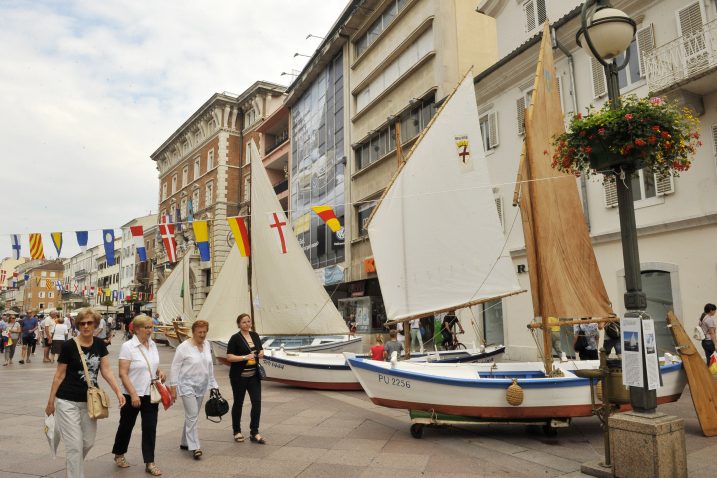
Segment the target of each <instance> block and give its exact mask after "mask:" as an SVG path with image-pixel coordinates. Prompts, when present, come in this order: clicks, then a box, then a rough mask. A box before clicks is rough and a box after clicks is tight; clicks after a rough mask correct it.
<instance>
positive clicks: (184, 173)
mask: <svg viewBox="0 0 717 478" xmlns="http://www.w3.org/2000/svg"><path fill="white" fill-rule="evenodd" d="M187 184H189V166H185V167H184V169H182V187H184V186H186V185H187Z"/></svg>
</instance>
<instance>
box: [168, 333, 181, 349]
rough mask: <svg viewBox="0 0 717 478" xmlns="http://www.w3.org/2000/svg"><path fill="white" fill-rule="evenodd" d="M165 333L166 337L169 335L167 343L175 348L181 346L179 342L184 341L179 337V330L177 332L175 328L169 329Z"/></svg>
mask: <svg viewBox="0 0 717 478" xmlns="http://www.w3.org/2000/svg"><path fill="white" fill-rule="evenodd" d="M164 335H165V337H167V343H168V344H169V346H170V347H172V348H173V349H176V348H177V347H179V344H181V343H182V341H181V340H179V337H178V336H177V332H175V331H174V330H168V331H167V332H165V334H164Z"/></svg>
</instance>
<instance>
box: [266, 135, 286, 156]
mask: <svg viewBox="0 0 717 478" xmlns="http://www.w3.org/2000/svg"><path fill="white" fill-rule="evenodd" d="M288 139H289V132H288V131H282V132H281V133H280V134H278V135H276V136H275V137H274V142H273V143H272V145H271V146H268V147H267V148H266V151H265V152H264V155H265V156H266V155H268V154H269V153H271V152H272V151H274V150H275V149H276V148H278V147H279V146H281V145H282V144H284V143H286V140H288Z"/></svg>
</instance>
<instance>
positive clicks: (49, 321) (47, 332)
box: [39, 310, 60, 363]
mask: <svg viewBox="0 0 717 478" xmlns="http://www.w3.org/2000/svg"><path fill="white" fill-rule="evenodd" d="M59 316H60V314H58V313H57V312H55V311H54V310H53V311H52V312H50V313H49V314H48V315H47V317H45V318H44V319H43V320H42V322H41V325H40V327H39V330H40V331H42V347H43V350H42V353H43V355H42V361H43V363H48V362H50V348H51V347H52V345H51V344H52V331H53V329H54V328H55V324H56V322H57V319H58V317H59ZM58 353H59V352H58Z"/></svg>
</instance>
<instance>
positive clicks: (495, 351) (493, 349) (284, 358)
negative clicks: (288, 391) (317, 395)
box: [262, 345, 505, 390]
mask: <svg viewBox="0 0 717 478" xmlns="http://www.w3.org/2000/svg"><path fill="white" fill-rule="evenodd" d="M504 351H505V347H504V346H502V345H501V346H489V347H486V348H484V349H483V350H482V351H480V352H479V351H476V353H471V351H466V350H448V351H438V352H430V353H423V354H413V355H411V358H410V360H411V361H413V362H419V363H420V362H442V363H462V362H463V361H467V360H471V361H472V362H479V361H489V360H493V359H494V358H495V357H496V356H498V355H500V354H502V353H503V352H504ZM352 356H353V354H352ZM362 358H363V359H365V360H368V357H366V356H362ZM262 364H263V365H264V368H265V370H266V371H267V377H268V378H269V379H270V380H273V381H275V382H279V383H283V384H286V385H292V386H295V387H301V388H309V389H317V390H361V385H360V384H359V381H358V379H357V378H356V376H355V375H354V374H353V372H351V367H350V366H349V364H348V363H347V362H346V357H345V356H344V354H336V353H310V352H298V351H291V350H286V349H283V348H281V349H278V350H271V349H270V350H268V351H267V352H265V355H264V359H263V360H262Z"/></svg>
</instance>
